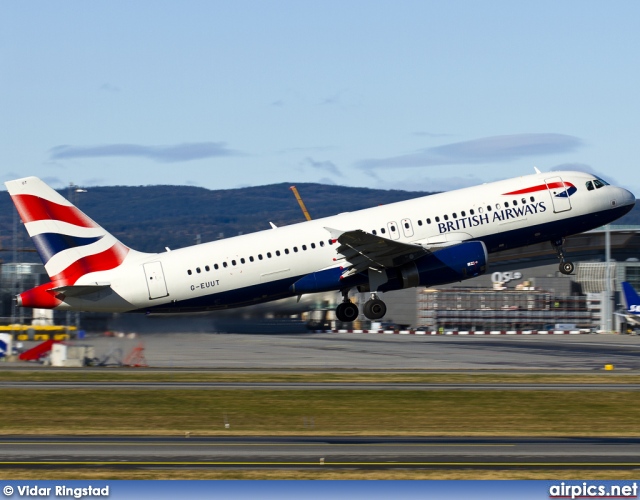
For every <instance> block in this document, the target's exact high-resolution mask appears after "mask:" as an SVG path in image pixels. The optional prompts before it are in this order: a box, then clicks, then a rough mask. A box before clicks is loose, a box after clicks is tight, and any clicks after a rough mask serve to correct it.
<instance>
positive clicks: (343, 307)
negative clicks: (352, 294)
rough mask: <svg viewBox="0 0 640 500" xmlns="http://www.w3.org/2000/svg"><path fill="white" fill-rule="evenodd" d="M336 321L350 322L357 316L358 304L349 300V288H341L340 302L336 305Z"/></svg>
mask: <svg viewBox="0 0 640 500" xmlns="http://www.w3.org/2000/svg"><path fill="white" fill-rule="evenodd" d="M336 317H337V318H338V321H342V322H343V323H350V322H352V321H355V320H356V319H357V318H358V306H357V305H355V304H354V303H353V302H351V301H350V300H349V289H346V290H342V304H340V305H339V306H338V307H336Z"/></svg>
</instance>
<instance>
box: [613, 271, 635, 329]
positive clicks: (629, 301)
mask: <svg viewBox="0 0 640 500" xmlns="http://www.w3.org/2000/svg"><path fill="white" fill-rule="evenodd" d="M621 285H622V292H623V293H624V299H625V304H626V308H627V309H626V311H625V312H624V313H616V314H620V315H621V316H624V318H625V319H626V320H627V323H631V324H634V325H640V296H638V292H636V290H635V288H633V286H632V285H631V283H629V282H628V281H623V282H622V283H621Z"/></svg>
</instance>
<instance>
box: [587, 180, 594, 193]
mask: <svg viewBox="0 0 640 500" xmlns="http://www.w3.org/2000/svg"><path fill="white" fill-rule="evenodd" d="M587 191H593V184H592V183H591V181H587Z"/></svg>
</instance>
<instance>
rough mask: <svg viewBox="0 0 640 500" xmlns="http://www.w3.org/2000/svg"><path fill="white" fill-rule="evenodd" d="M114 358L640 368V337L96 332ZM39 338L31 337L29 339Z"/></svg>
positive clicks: (388, 366)
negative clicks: (139, 349)
mask: <svg viewBox="0 0 640 500" xmlns="http://www.w3.org/2000/svg"><path fill="white" fill-rule="evenodd" d="M72 343H74V344H80V345H91V346H94V347H95V351H96V356H97V357H98V358H100V359H104V358H105V357H106V356H107V355H110V362H113V360H114V359H116V358H117V357H118V356H119V357H120V359H121V360H122V359H123V358H124V357H126V354H127V353H129V352H131V350H132V349H133V348H134V347H136V346H138V345H140V343H142V345H143V346H144V356H145V358H146V361H147V364H148V365H149V366H151V367H156V368H189V369H194V368H203V369H219V370H264V369H268V370H273V369H284V370H320V371H325V370H369V371H390V370H391V371H393V370H419V371H425V370H433V371H442V370H452V371H459V370H471V371H475V370H482V371H487V370H500V371H501V370H507V371H513V370H524V371H527V370H528V371H543V372H546V371H548V370H557V371H595V370H602V369H603V367H604V365H605V364H613V365H614V366H615V368H616V370H618V371H620V370H623V371H629V370H640V337H636V336H628V335H575V336H573V335H559V336H546V335H545V336H540V337H523V336H513V337H509V338H499V337H498V338H483V337H454V336H417V335H376V334H355V333H352V334H336V333H318V334H298V335H293V334H286V335H274V334H270V335H256V334H245V335H242V334H203V333H193V334H144V335H140V336H139V337H138V338H136V339H127V338H109V337H92V338H87V339H84V340H77V341H73V342H72ZM30 345H35V343H29V344H26V343H25V347H29V346H30Z"/></svg>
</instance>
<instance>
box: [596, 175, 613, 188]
mask: <svg viewBox="0 0 640 500" xmlns="http://www.w3.org/2000/svg"><path fill="white" fill-rule="evenodd" d="M597 182H600V186H598V184H597ZM593 183H594V184H595V185H596V187H597V188H601V187H602V186H608V185H609V183H608V182H607V181H605V180H604V179H601V178H600V177H596V180H595V181H593Z"/></svg>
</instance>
